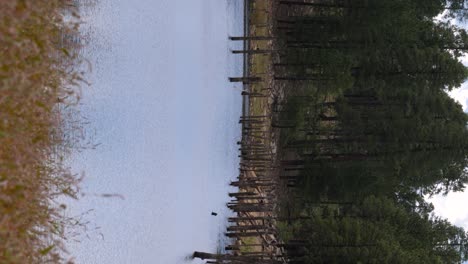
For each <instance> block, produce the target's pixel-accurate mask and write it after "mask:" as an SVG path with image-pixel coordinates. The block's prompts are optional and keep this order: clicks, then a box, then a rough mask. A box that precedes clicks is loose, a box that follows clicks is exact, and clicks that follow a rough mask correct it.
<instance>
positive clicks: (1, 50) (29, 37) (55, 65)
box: [0, 0, 81, 264]
mask: <svg viewBox="0 0 468 264" xmlns="http://www.w3.org/2000/svg"><path fill="white" fill-rule="evenodd" d="M69 3H71V2H70V1H67V0H0V263H4V264H7V263H22V264H25V263H60V262H65V260H64V259H62V257H61V256H62V255H63V253H64V249H63V247H62V244H61V241H63V239H64V238H65V236H66V235H65V232H66V227H67V226H69V225H72V224H73V220H71V219H67V218H65V217H63V216H62V211H63V209H64V207H65V206H64V205H59V204H56V203H55V202H54V200H55V198H56V197H58V196H60V195H68V196H72V197H74V196H76V193H77V191H78V190H77V179H76V178H75V177H74V176H73V175H71V174H70V173H69V172H68V171H67V170H66V169H65V168H64V167H63V165H62V163H61V160H62V159H63V158H64V155H66V153H67V152H68V150H69V149H70V148H71V147H73V139H71V140H70V137H69V134H68V133H70V131H68V130H70V129H71V128H72V127H73V126H65V125H64V119H63V117H62V116H61V114H60V111H59V109H61V108H62V109H63V108H64V107H65V106H67V105H71V104H73V103H74V102H73V101H74V100H76V99H77V93H76V91H77V90H78V88H77V87H78V86H77V85H78V83H79V82H80V81H81V78H80V74H79V73H78V72H77V71H76V70H75V69H76V67H75V66H76V65H77V63H78V62H77V59H76V57H75V56H74V55H73V54H74V51H73V50H74V49H73V48H72V47H71V46H70V45H66V44H65V43H66V42H67V41H66V39H67V38H66V39H65V41H63V36H64V35H66V36H72V35H73V34H75V33H76V32H77V31H76V27H75V25H74V24H71V23H66V22H64V18H63V15H62V14H63V13H64V11H65V10H67V12H70V10H71V11H72V9H70V8H71V7H70V6H69ZM69 44H70V43H69ZM65 46H66V47H67V48H66V49H65V48H64V47H65ZM74 65H75V66H74ZM72 134H73V133H72Z"/></svg>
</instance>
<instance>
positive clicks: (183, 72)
mask: <svg viewBox="0 0 468 264" xmlns="http://www.w3.org/2000/svg"><path fill="white" fill-rule="evenodd" d="M82 2H86V1H85V0H82ZM98 2H99V3H98V4H97V5H96V6H94V7H88V8H84V9H83V12H82V18H83V19H84V21H85V24H84V25H83V27H82V31H83V32H84V33H85V34H86V35H88V36H89V38H90V44H89V45H88V46H87V47H86V48H85V49H84V50H83V55H84V56H85V57H86V58H88V59H89V60H90V62H91V64H92V66H93V70H92V72H91V73H90V74H89V75H88V78H87V79H88V80H89V81H90V82H91V83H92V85H91V87H89V88H83V100H82V101H81V103H82V106H81V111H82V112H83V114H84V116H86V117H87V118H88V119H89V123H90V124H89V125H88V126H87V129H86V130H87V133H88V135H89V137H90V138H92V139H93V141H94V142H95V143H99V144H100V145H99V146H98V147H97V148H96V149H95V150H86V151H83V152H81V153H79V154H75V155H74V156H73V159H72V162H71V163H72V168H73V171H74V172H82V171H83V172H84V173H85V175H86V177H85V179H84V181H83V184H82V186H83V192H84V193H85V194H86V196H85V197H83V198H82V199H81V200H79V201H78V202H76V203H74V204H72V206H71V209H70V213H71V214H74V215H78V214H81V213H84V212H87V211H88V210H90V209H92V211H90V212H89V213H87V214H86V215H85V219H86V220H89V221H90V222H91V223H90V224H89V228H90V230H89V231H88V232H87V233H88V234H87V236H85V235H83V236H80V237H79V239H80V240H81V241H80V242H79V243H75V242H72V243H70V244H69V249H70V251H71V252H70V253H71V254H72V255H74V256H76V262H77V263H86V264H92V263H99V264H101V263H139V264H144V263H198V262H197V261H192V260H188V259H186V257H187V256H189V255H190V254H191V253H192V252H193V251H194V250H198V251H208V252H215V251H216V249H217V246H218V245H219V242H222V240H223V239H224V238H223V232H224V230H225V225H226V217H227V215H229V212H228V210H227V209H226V207H225V203H226V202H227V201H228V196H227V193H228V191H229V186H228V184H229V181H230V180H231V179H233V178H235V177H236V176H237V173H238V162H239V159H238V157H237V155H238V151H237V145H236V141H238V140H239V139H240V126H239V124H238V118H239V116H240V114H241V105H242V98H241V96H240V90H241V87H240V86H239V85H233V84H230V83H228V81H227V80H228V77H229V76H239V75H241V73H242V57H241V56H240V55H231V54H230V50H231V49H234V45H241V44H239V43H232V42H229V41H228V36H229V35H242V30H243V1H242V0H139V1H130V0H100V1H98ZM237 48H239V46H237ZM103 193H118V194H121V195H123V196H124V197H125V199H124V200H121V199H117V198H102V197H99V196H98V194H103ZM212 211H214V212H217V213H218V216H216V217H215V216H211V212H212ZM94 227H99V229H98V230H94V229H93V228H94Z"/></svg>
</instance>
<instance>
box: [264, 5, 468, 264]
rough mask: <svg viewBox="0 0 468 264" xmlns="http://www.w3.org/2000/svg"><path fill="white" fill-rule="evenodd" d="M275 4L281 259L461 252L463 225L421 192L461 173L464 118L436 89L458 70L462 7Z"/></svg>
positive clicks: (467, 253)
mask: <svg viewBox="0 0 468 264" xmlns="http://www.w3.org/2000/svg"><path fill="white" fill-rule="evenodd" d="M279 2H280V9H281V10H282V11H283V12H279V13H280V14H287V15H283V16H278V17H276V32H277V36H278V43H279V48H278V54H279V58H280V60H279V62H278V63H276V64H275V78H276V80H277V81H281V82H284V83H285V87H286V88H285V94H286V97H285V98H286V99H285V100H284V101H283V102H281V104H278V105H276V108H275V109H276V112H277V115H276V118H275V120H274V122H273V126H274V127H277V128H281V129H282V131H281V144H282V145H281V146H282V148H281V150H282V168H283V171H282V175H281V178H283V179H284V180H285V183H286V184H287V186H288V187H289V188H290V190H291V192H292V193H293V195H290V196H291V197H293V198H290V200H289V201H288V204H289V206H290V208H289V221H288V223H287V224H288V226H289V227H287V228H285V229H286V230H289V232H290V233H289V234H288V237H289V238H288V240H289V241H285V243H286V245H285V246H286V248H287V249H288V250H289V259H290V263H298V264H299V263H460V262H461V261H465V260H468V235H467V233H466V232H465V230H463V229H462V228H460V227H457V226H454V225H452V224H451V223H449V222H448V221H446V220H445V219H442V218H440V217H438V216H435V215H434V214H433V206H432V205H431V204H428V203H427V202H426V200H425V196H427V195H435V194H446V193H448V192H450V191H462V190H464V188H465V185H466V183H467V181H468V175H467V165H468V160H467V151H466V150H467V149H468V131H467V121H468V117H467V115H466V114H465V113H464V112H463V109H462V107H461V105H460V104H458V103H457V102H455V101H454V100H453V99H452V98H450V96H449V95H448V94H447V92H448V91H450V90H452V89H455V88H458V87H460V86H461V84H462V83H463V81H465V79H466V78H467V77H468V71H467V68H466V67H465V66H464V65H463V64H462V63H461V57H462V56H463V55H465V54H466V51H467V49H468V34H467V32H466V31H465V30H464V29H462V28H460V27H458V26H456V25H454V24H453V21H456V20H459V21H460V20H461V21H462V20H464V19H465V18H466V17H467V11H468V10H465V8H466V6H467V5H465V3H464V1H442V0H411V1H410V0H347V1H345V0H341V1H340V0H335V1H334V0H327V1H325V0H324V1H314V2H312V1H279ZM436 17H439V19H435V18H436ZM447 21H452V23H450V22H447ZM292 204H293V205H294V206H292ZM285 233H287V232H286V231H285Z"/></svg>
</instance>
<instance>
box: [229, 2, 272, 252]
mask: <svg viewBox="0 0 468 264" xmlns="http://www.w3.org/2000/svg"><path fill="white" fill-rule="evenodd" d="M272 2H273V1H248V4H249V7H248V9H249V10H248V14H247V16H248V18H247V19H248V31H247V32H246V34H245V36H272V35H273V14H274V12H275V11H274V9H275V6H273V3H272ZM274 45H275V43H274V40H249V41H246V47H245V48H244V49H246V50H274ZM245 56H246V60H247V64H248V65H247V71H246V73H245V74H246V76H250V77H260V78H261V81H258V82H252V83H248V84H245V88H246V89H245V90H248V91H249V93H250V94H258V95H260V96H258V97H257V96H250V97H249V100H248V104H249V107H248V113H245V115H247V116H257V117H262V118H261V121H262V123H261V131H257V132H250V133H251V134H250V135H249V136H250V137H249V136H248V137H249V138H248V140H247V142H249V143H253V142H256V143H259V142H260V143H261V144H262V145H264V146H267V148H268V149H269V152H270V155H271V160H269V161H266V163H268V164H265V166H266V167H270V168H272V167H274V164H275V162H276V149H277V144H278V139H279V136H278V135H277V133H275V131H273V130H272V126H271V122H272V112H273V111H272V109H273V105H274V102H275V101H276V98H278V96H279V88H278V87H277V85H276V83H275V81H274V78H273V77H274V76H273V62H274V60H275V58H274V56H275V55H274V54H272V53H261V54H256V53H251V54H245ZM260 137H261V139H259V138H260ZM249 143H247V144H249ZM257 169H259V168H253V171H249V172H246V173H244V177H245V179H246V180H255V179H258V176H259V175H260V174H263V173H264V172H260V170H257ZM266 173H267V176H268V177H269V178H270V179H271V181H272V182H276V181H277V179H276V178H277V175H276V172H275V171H274V170H271V169H269V170H267V172H266ZM239 191H240V192H254V193H256V195H257V196H261V197H264V199H262V202H263V203H265V204H275V203H276V201H275V199H276V195H275V194H274V193H271V191H270V190H267V189H266V188H262V187H256V188H253V187H250V188H247V187H241V188H239ZM241 202H245V203H254V202H256V201H255V200H244V201H241ZM239 217H252V218H255V217H257V218H258V217H262V218H271V219H274V218H275V217H276V212H275V211H274V210H273V211H271V212H250V213H239ZM247 224H248V225H255V226H266V225H267V226H269V228H273V229H275V230H276V227H275V226H274V224H273V226H271V222H269V223H266V222H265V220H251V221H249V223H247ZM259 233H260V232H259ZM277 243H279V238H278V237H277V235H276V234H259V235H258V236H253V237H244V238H240V239H238V241H237V244H238V245H239V246H240V253H241V254H245V253H247V254H249V253H254V252H263V253H264V254H265V255H281V252H280V249H279V248H278V247H277V246H276V244H277Z"/></svg>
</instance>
